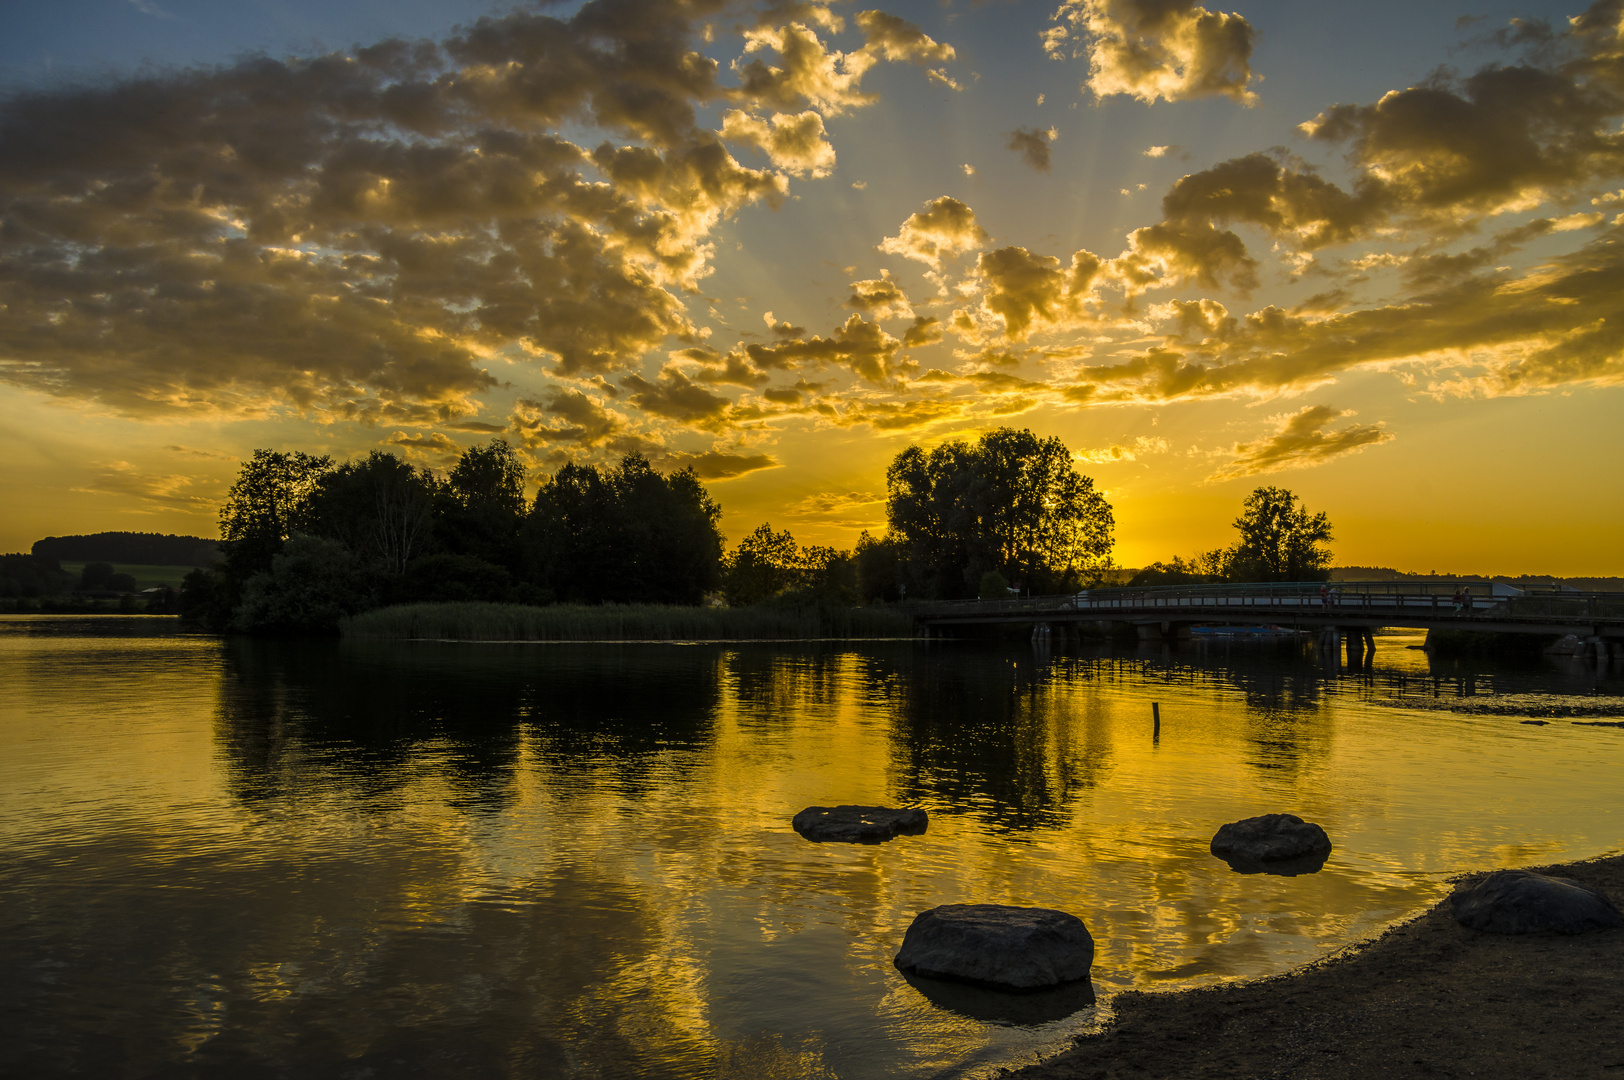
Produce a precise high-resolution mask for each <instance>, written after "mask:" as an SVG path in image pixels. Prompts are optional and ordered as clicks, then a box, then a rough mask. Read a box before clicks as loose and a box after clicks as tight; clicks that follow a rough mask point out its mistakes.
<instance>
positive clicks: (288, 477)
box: [185, 439, 722, 632]
mask: <svg viewBox="0 0 1624 1080" xmlns="http://www.w3.org/2000/svg"><path fill="white" fill-rule="evenodd" d="M720 513H721V512H720V510H719V509H718V508H717V506H716V504H715V503H714V502H713V501H712V500H711V498H710V496H709V494H708V493H707V492H706V491H705V488H704V486H703V485H702V484H701V483H700V482H699V480H698V478H697V477H696V476H695V475H694V473H693V472H692V471H691V470H684V471H681V472H676V473H672V474H670V475H669V476H664V475H661V474H660V473H658V472H656V471H655V470H654V469H653V468H651V467H650V466H649V463H648V462H647V461H646V460H644V459H643V458H642V457H640V456H638V455H635V454H634V455H629V456H628V457H626V458H625V459H624V460H622V461H621V463H620V464H619V466H617V467H615V468H611V469H606V470H599V469H598V468H596V467H594V466H581V465H566V466H565V467H564V468H563V469H562V470H560V471H559V473H558V474H557V475H556V476H553V477H550V478H548V479H546V480H545V481H544V482H543V483H542V485H541V488H540V491H539V492H538V494H537V496H536V498H535V500H534V501H533V502H529V501H527V499H526V497H525V468H524V465H523V463H522V462H521V461H520V460H519V458H518V456H517V454H515V453H514V451H513V448H512V447H511V446H509V445H508V444H507V443H506V442H505V441H503V440H501V439H493V440H492V441H491V442H490V443H488V444H486V445H484V446H476V447H473V448H471V449H469V450H468V451H467V452H465V453H464V454H463V455H462V456H461V458H459V459H458V461H457V463H456V464H455V465H454V466H453V467H452V468H451V469H450V470H449V471H448V472H447V473H446V474H445V475H444V476H443V477H442V476H440V475H438V474H436V473H434V472H432V471H431V470H428V469H420V468H417V467H415V466H413V465H411V464H409V463H407V462H404V461H401V460H400V459H399V458H397V457H395V456H394V455H393V454H389V453H385V452H382V451H374V452H373V453H371V454H370V455H368V456H367V457H366V458H363V459H359V460H354V461H346V462H342V463H338V464H335V463H334V462H333V461H332V460H331V459H330V458H327V457H316V456H313V455H310V454H305V453H301V452H299V451H276V450H258V451H256V452H255V453H254V456H253V457H252V458H251V459H250V460H249V461H248V462H247V463H245V464H244V465H243V468H242V470H241V472H240V473H239V474H238V476H237V479H236V482H235V483H233V484H232V486H231V490H230V492H229V493H228V494H227V497H226V501H225V504H224V505H223V506H222V507H221V509H220V536H221V540H222V543H221V547H222V548H223V550H224V552H225V557H224V559H223V560H222V562H221V563H220V564H219V566H218V567H217V568H215V569H212V570H199V571H195V572H194V573H193V574H191V575H189V576H188V577H187V579H186V585H185V604H186V609H187V611H188V613H189V614H191V615H193V616H194V617H196V618H200V619H202V620H204V621H206V622H209V623H211V624H213V625H216V626H221V627H226V626H229V627H232V628H235V629H239V630H249V631H273V632H274V631H281V632H311V631H317V630H326V629H330V628H331V627H332V626H334V625H335V624H336V623H337V621H338V620H339V619H340V618H342V617H343V616H345V615H347V614H353V613H354V612H356V611H360V610H364V609H366V608H369V607H375V606H379V605H382V604H392V603H405V602H411V601H452V600H488V601H504V602H517V603H531V604H541V603H550V602H553V601H555V600H570V601H578V602H585V603H602V602H606V601H621V602H631V601H638V602H663V603H699V602H700V600H701V599H702V598H703V596H704V595H705V593H706V592H707V591H709V590H711V589H714V588H715V587H716V585H717V584H718V581H719V574H720V563H721V554H722V536H721V533H720V531H719V530H718V528H717V519H718V518H719V517H720Z"/></svg>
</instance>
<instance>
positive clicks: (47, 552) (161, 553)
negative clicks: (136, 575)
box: [33, 532, 220, 566]
mask: <svg viewBox="0 0 1624 1080" xmlns="http://www.w3.org/2000/svg"><path fill="white" fill-rule="evenodd" d="M33 553H34V555H35V557H36V558H41V559H52V560H55V561H56V562H106V563H128V564H134V565H138V566H212V565H214V562H215V560H217V559H218V558H219V557H220V550H219V547H218V546H217V542H216V541H214V540H205V539H204V538H203V537H201V536H175V535H172V534H166V533H139V532H100V533H91V534H90V535H88V536H47V537H46V538H45V539H43V540H36V541H34V548H33Z"/></svg>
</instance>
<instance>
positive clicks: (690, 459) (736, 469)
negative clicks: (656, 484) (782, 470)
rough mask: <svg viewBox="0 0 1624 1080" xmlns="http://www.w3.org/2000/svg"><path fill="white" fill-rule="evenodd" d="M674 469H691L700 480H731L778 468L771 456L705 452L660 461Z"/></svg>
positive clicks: (676, 454) (776, 462) (776, 461)
mask: <svg viewBox="0 0 1624 1080" xmlns="http://www.w3.org/2000/svg"><path fill="white" fill-rule="evenodd" d="M661 460H662V461H663V462H664V463H665V464H667V465H669V466H670V467H671V468H674V469H687V468H692V469H693V470H694V472H695V473H696V474H698V476H699V478H700V479H701V480H731V479H733V478H734V477H736V476H744V475H746V474H748V473H753V472H760V471H761V470H763V469H776V468H779V467H780V465H779V462H778V459H777V458H775V457H773V456H772V455H771V454H728V453H723V452H721V451H718V450H707V451H705V452H704V453H702V454H690V453H684V452H680V451H679V452H676V453H670V454H666V455H665V456H664V457H663V458H662V459H661Z"/></svg>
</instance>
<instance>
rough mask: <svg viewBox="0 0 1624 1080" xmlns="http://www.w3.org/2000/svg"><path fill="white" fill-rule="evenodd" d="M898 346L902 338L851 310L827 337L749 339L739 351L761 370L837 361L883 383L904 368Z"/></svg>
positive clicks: (874, 380) (861, 376)
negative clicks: (775, 340) (764, 342)
mask: <svg viewBox="0 0 1624 1080" xmlns="http://www.w3.org/2000/svg"><path fill="white" fill-rule="evenodd" d="M901 348H902V342H901V341H900V340H898V339H897V338H894V337H892V336H891V335H890V334H888V333H886V332H885V330H883V329H882V328H881V327H880V326H879V324H878V323H872V322H869V321H868V320H866V319H864V318H863V317H862V315H860V314H857V313H853V314H852V315H851V317H850V318H848V319H847V320H846V321H845V322H844V323H843V324H841V325H840V326H839V327H837V328H836V329H835V331H834V333H832V334H831V335H830V336H829V337H826V338H825V337H820V336H817V335H814V336H812V337H808V338H797V339H795V340H790V341H781V342H778V343H777V344H773V345H758V344H754V343H752V344H749V345H745V346H743V351H744V354H745V356H746V357H748V358H749V360H750V362H751V363H752V364H754V365H755V366H756V367H758V368H761V369H762V370H790V369H793V368H798V367H803V366H806V365H815V366H816V365H827V364H839V365H842V366H845V367H847V368H850V369H851V371H852V372H853V373H854V374H856V375H858V376H859V377H860V378H863V379H866V380H868V381H870V382H873V383H887V382H890V381H891V380H893V379H895V378H897V377H898V376H900V375H902V374H904V373H905V372H906V370H907V367H906V365H905V364H904V363H903V362H902V361H899V360H898V358H897V353H898V351H899V350H900V349H901Z"/></svg>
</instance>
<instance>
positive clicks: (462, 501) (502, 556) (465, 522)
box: [440, 438, 525, 570]
mask: <svg viewBox="0 0 1624 1080" xmlns="http://www.w3.org/2000/svg"><path fill="white" fill-rule="evenodd" d="M524 473H525V469H524V462H522V461H520V460H519V455H518V454H517V453H515V452H514V450H513V447H511V446H509V445H508V442H507V440H506V439H500V438H498V439H492V440H491V441H490V442H488V443H486V444H485V445H484V446H472V447H469V448H468V449H467V450H465V451H463V454H462V456H461V457H460V458H458V459H457V463H456V464H455V465H453V466H452V467H451V472H450V473H449V474H448V475H447V477H446V483H445V486H444V487H443V488H442V489H441V506H440V518H441V523H442V525H443V527H444V529H445V533H446V535H445V540H446V546H447V547H448V548H450V549H451V550H452V551H453V552H454V553H457V554H461V555H468V556H472V557H473V558H476V559H483V560H485V561H486V562H488V563H491V564H493V565H496V566H502V567H507V568H508V569H510V570H516V569H518V566H519V563H520V561H521V548H520V543H519V533H520V530H521V528H522V527H523V525H524V520H525V507H524Z"/></svg>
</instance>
